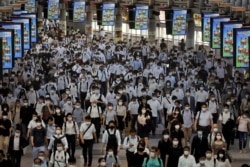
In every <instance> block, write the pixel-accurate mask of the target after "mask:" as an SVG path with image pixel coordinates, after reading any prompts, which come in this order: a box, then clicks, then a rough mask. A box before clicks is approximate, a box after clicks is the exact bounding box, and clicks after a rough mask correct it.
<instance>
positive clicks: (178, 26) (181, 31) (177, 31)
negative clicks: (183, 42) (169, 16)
mask: <svg viewBox="0 0 250 167" xmlns="http://www.w3.org/2000/svg"><path fill="white" fill-rule="evenodd" d="M186 21H187V10H174V11H173V25H172V26H173V29H172V35H186Z"/></svg>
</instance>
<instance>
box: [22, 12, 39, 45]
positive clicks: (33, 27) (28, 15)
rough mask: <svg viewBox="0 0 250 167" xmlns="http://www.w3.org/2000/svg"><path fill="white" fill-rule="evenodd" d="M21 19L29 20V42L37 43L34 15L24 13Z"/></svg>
mask: <svg viewBox="0 0 250 167" xmlns="http://www.w3.org/2000/svg"><path fill="white" fill-rule="evenodd" d="M21 17H27V18H31V42H37V34H38V33H37V18H36V14H31V13H27V14H26V13H24V14H21Z"/></svg>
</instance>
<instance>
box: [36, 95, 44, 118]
mask: <svg viewBox="0 0 250 167" xmlns="http://www.w3.org/2000/svg"><path fill="white" fill-rule="evenodd" d="M43 106H45V103H44V97H42V96H40V97H39V99H38V102H37V103H36V104H35V106H34V108H35V111H36V113H37V115H38V116H40V115H41V113H42V108H43Z"/></svg>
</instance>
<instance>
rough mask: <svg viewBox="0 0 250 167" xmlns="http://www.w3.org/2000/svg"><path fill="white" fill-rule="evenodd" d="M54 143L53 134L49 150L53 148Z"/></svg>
mask: <svg viewBox="0 0 250 167" xmlns="http://www.w3.org/2000/svg"><path fill="white" fill-rule="evenodd" d="M53 144H54V137H53V136H52V137H51V138H50V141H49V145H48V150H52V146H53Z"/></svg>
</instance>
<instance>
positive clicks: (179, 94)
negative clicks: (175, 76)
mask: <svg viewBox="0 0 250 167" xmlns="http://www.w3.org/2000/svg"><path fill="white" fill-rule="evenodd" d="M171 96H172V97H173V96H176V97H177V99H178V100H179V101H182V99H183V98H184V91H183V89H181V88H180V87H179V86H178V85H176V87H175V89H174V90H173V91H172V93H171Z"/></svg>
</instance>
